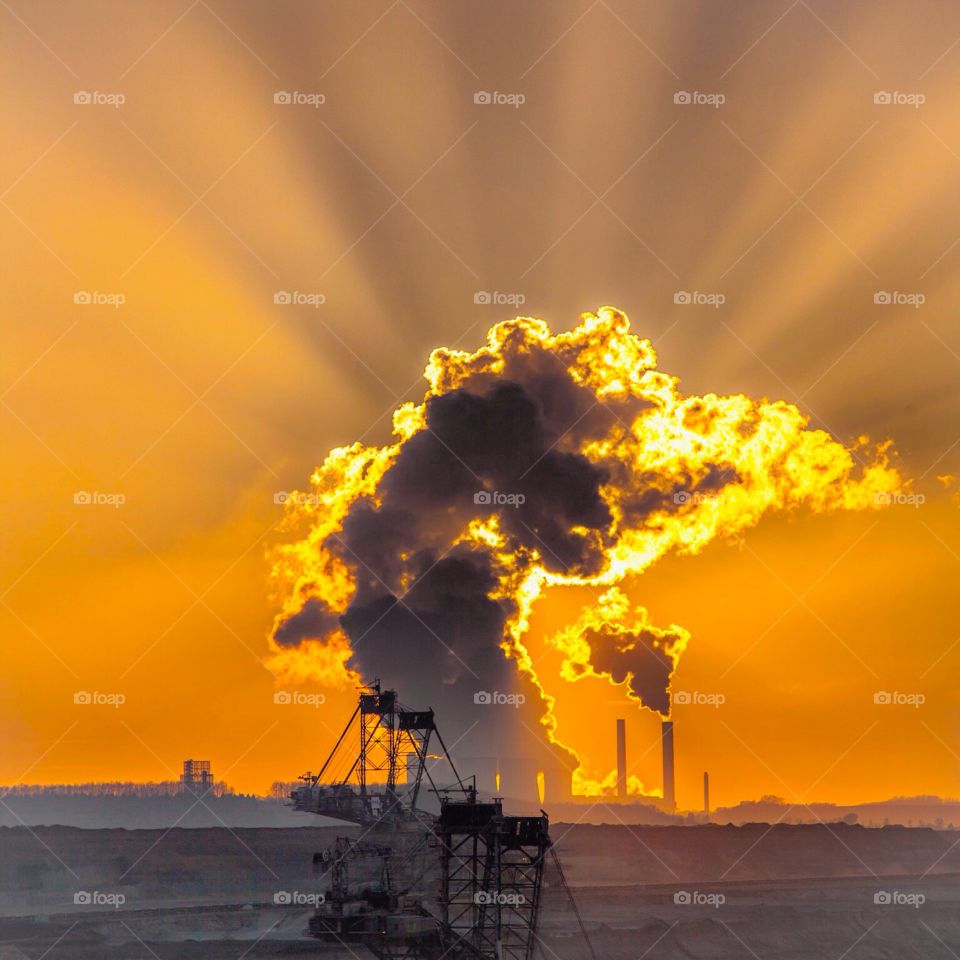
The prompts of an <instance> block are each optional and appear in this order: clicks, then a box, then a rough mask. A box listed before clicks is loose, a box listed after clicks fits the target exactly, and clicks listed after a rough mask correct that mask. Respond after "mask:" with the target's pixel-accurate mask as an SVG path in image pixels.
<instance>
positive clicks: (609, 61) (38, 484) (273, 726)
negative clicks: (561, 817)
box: [0, 0, 960, 805]
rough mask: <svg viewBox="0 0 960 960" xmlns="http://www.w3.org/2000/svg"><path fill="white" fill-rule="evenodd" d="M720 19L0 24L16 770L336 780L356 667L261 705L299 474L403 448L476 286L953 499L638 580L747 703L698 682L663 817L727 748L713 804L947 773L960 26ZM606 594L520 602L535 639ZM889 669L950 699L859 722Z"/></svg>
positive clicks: (437, 15)
mask: <svg viewBox="0 0 960 960" xmlns="http://www.w3.org/2000/svg"><path fill="white" fill-rule="evenodd" d="M788 6H789V5H787V4H784V5H783V10H787V8H788ZM719 9H720V8H719V7H717V5H715V4H710V3H703V4H695V3H680V4H677V3H669V4H668V3H664V4H661V5H654V6H652V7H650V8H649V9H645V11H644V12H642V13H641V12H638V11H637V10H635V9H634V8H633V6H632V5H629V4H625V3H618V2H614V0H611V2H610V3H608V4H599V5H594V6H592V7H591V6H589V5H588V4H583V3H565V2H558V3H554V4H551V5H550V8H549V14H547V13H545V12H544V11H542V10H541V11H539V12H538V11H537V10H536V8H535V7H534V6H524V7H523V8H522V9H514V5H513V4H508V3H502V4H501V3H497V4H475V5H474V4H466V5H462V6H457V7H452V6H449V5H445V4H438V3H434V2H424V0H419V2H418V0H409V2H407V3H401V4H395V5H392V6H391V4H390V3H389V2H387V0H381V2H379V3H364V2H360V3H356V4H351V5H350V6H349V9H348V8H347V7H345V6H344V5H340V4H333V3H329V4H319V5H318V4H306V3H292V2H291V3H279V4H274V5H271V8H270V10H269V12H268V11H267V10H266V8H264V7H263V5H262V4H259V3H254V2H237V3H231V4H225V3H222V2H219V3H218V2H213V0H211V2H208V3H199V4H195V5H193V6H190V4H189V3H188V2H181V3H163V2H160V3H155V4H151V5H150V9H149V10H140V9H138V10H135V11H134V10H133V9H131V8H129V7H128V6H127V5H124V4H117V3H89V2H85V3H83V4H80V3H70V2H67V3H63V2H57V3H53V2H36V3H31V4H29V5H28V4H24V3H22V2H15V3H13V4H12V5H11V7H10V9H9V10H4V11H0V16H2V17H3V18H4V19H5V21H6V22H5V29H4V31H3V39H2V44H3V63H4V67H3V71H4V81H5V84H4V86H5V90H7V95H6V96H5V97H4V101H3V104H2V106H0V116H2V123H3V134H4V142H5V144H6V145H7V149H6V150H5V151H4V153H3V156H2V157H0V193H2V196H3V204H4V206H3V208H2V209H0V243H2V249H0V255H2V258H3V263H4V265H5V270H4V283H3V285H2V296H3V300H4V302H3V315H4V317H5V320H6V323H5V325H4V334H5V336H4V350H3V352H2V355H0V394H2V398H3V404H2V406H0V440H2V444H3V449H4V452H5V457H4V464H5V470H4V471H3V476H2V484H3V494H4V495H3V498H2V510H3V517H2V519H3V524H2V529H3V535H2V536H3V548H2V550H0V584H2V587H0V593H2V597H3V604H2V606H0V631H2V633H0V636H2V642H3V650H4V666H3V669H2V670H0V737H2V741H3V743H4V750H3V751H2V756H0V782H5V783H11V782H14V781H18V780H22V781H24V782H63V781H77V780H91V779H163V778H166V777H168V776H170V775H171V771H175V770H176V769H177V768H178V767H179V764H180V762H181V760H182V759H183V758H184V757H187V756H201V757H209V758H210V759H211V760H212V761H213V765H214V769H215V771H216V772H218V773H219V774H220V775H221V776H224V777H225V778H226V779H227V780H228V781H229V782H231V783H233V784H234V785H236V786H237V787H239V788H241V789H249V790H262V789H265V788H266V786H267V785H268V784H269V783H270V781H272V780H275V779H290V778H292V777H293V776H295V775H296V774H297V773H299V772H301V771H302V770H304V769H306V768H307V767H311V766H312V767H314V768H315V767H316V765H317V761H318V759H319V758H320V757H322V755H324V754H325V752H326V750H327V748H328V746H329V743H330V738H331V736H332V735H333V731H334V729H336V730H339V726H340V724H341V722H342V714H343V710H344V709H345V708H346V707H347V701H348V695H347V694H337V693H335V692H332V691H331V692H329V693H328V702H327V704H326V705H325V706H324V707H322V708H320V709H313V708H311V707H278V706H275V705H274V703H273V692H274V689H275V683H274V679H273V676H272V675H271V674H270V673H269V672H268V671H267V670H266V669H265V667H264V666H263V663H262V659H263V657H264V655H265V653H266V640H265V637H266V633H267V631H268V629H269V625H270V623H271V620H272V617H273V614H274V613H275V609H276V608H275V606H274V604H273V603H272V601H271V599H270V597H269V596H268V594H267V586H266V564H265V561H264V557H263V553H264V549H265V547H266V546H267V545H268V544H269V543H271V542H274V541H275V539H276V537H277V536H278V535H277V534H276V533H275V532H274V531H273V527H274V526H275V525H276V523H277V522H278V521H279V519H280V508H279V507H277V506H276V505H275V504H274V502H273V498H274V494H275V493H276V492H277V491H279V490H288V489H292V488H294V487H297V486H300V487H302V486H304V484H305V478H306V477H307V475H308V474H309V472H310V470H311V469H312V468H313V466H315V465H316V463H318V462H319V461H320V460H321V459H322V457H323V455H324V454H325V453H326V451H327V450H328V449H329V448H330V447H331V446H333V445H336V444H342V443H348V442H352V441H353V440H356V439H360V438H361V437H362V438H364V439H365V440H366V441H367V442H383V441H384V440H385V439H386V437H387V433H386V430H387V425H386V424H385V422H384V420H383V415H384V414H385V413H386V412H387V411H388V410H390V409H392V408H393V407H394V406H395V405H396V403H397V401H398V399H408V398H415V397H417V395H418V389H419V385H418V382H417V378H418V376H419V374H420V371H421V369H422V367H423V363H424V361H425V359H426V356H427V354H428V352H429V350H430V349H431V348H432V347H434V346H437V345H440V344H446V345H462V346H465V347H469V348H470V349H474V348H476V347H477V346H478V345H479V344H480V343H481V342H482V339H483V335H484V332H485V330H486V328H487V327H488V326H489V325H490V324H492V323H493V322H495V321H497V320H499V319H503V318H504V317H506V316H509V315H511V314H512V313H514V312H516V310H515V309H513V308H512V307H511V306H508V305H504V306H487V305H484V304H476V303H475V302H474V297H475V294H476V293H477V292H478V291H501V292H505V293H515V294H522V296H523V297H524V298H525V302H524V303H523V306H522V311H523V312H524V313H529V314H533V315H539V316H544V317H546V318H548V319H549V321H550V322H551V324H552V325H553V327H554V329H563V328H566V327H569V326H571V325H572V324H573V323H574V322H575V320H576V317H577V314H578V313H579V312H580V311H581V310H587V309H593V308H595V307H596V306H598V305H599V304H601V303H614V304H616V305H617V306H619V307H621V308H622V309H624V310H625V311H626V312H627V313H629V314H630V316H631V319H632V321H633V327H634V329H635V330H636V331H637V332H639V333H640V334H641V335H644V336H649V337H650V338H651V339H652V341H653V343H654V346H655V347H656V349H657V351H658V354H659V356H660V365H661V368H662V369H664V370H666V371H668V372H670V373H673V374H676V375H678V376H680V377H681V378H682V382H683V386H684V387H685V388H686V389H688V390H689V391H691V392H698V393H704V392H710V391H715V392H720V393H723V392H743V393H747V394H749V395H752V396H756V397H760V396H766V397H771V398H783V399H786V400H789V401H791V402H794V403H797V404H798V405H799V406H800V407H801V409H803V410H804V411H805V412H806V413H808V414H809V415H810V417H811V422H812V424H813V425H815V426H819V427H823V428H825V429H829V430H831V431H832V432H833V433H834V434H835V435H836V436H838V437H839V438H840V439H842V440H844V441H849V440H851V439H852V438H854V437H856V436H858V435H859V434H861V433H869V434H870V435H871V436H872V437H874V438H877V439H879V438H882V437H891V438H893V439H894V441H895V442H896V445H897V448H898V449H899V450H900V451H901V455H902V467H903V470H904V472H905V473H906V474H907V475H908V476H912V477H914V478H915V487H914V488H915V490H917V491H918V492H922V493H923V494H924V495H925V496H926V497H927V501H926V502H925V503H924V504H923V505H922V506H921V507H919V508H914V507H912V506H903V507H895V508H890V509H888V510H884V511H880V512H872V511H871V512H870V513H868V514H862V515H851V514H847V515H833V516H819V517H809V516H802V515H797V516H796V517H790V518H785V517H780V518H770V519H768V520H765V521H764V522H763V523H762V524H761V526H760V527H759V528H757V529H756V530H755V531H753V532H751V533H750V534H748V535H747V537H746V538H745V540H744V542H743V543H742V544H740V545H735V546H724V545H720V544H716V545H713V546H711V547H710V548H709V549H708V550H707V551H706V552H705V553H704V554H703V555H702V556H699V557H696V558H688V559H682V560H680V559H669V560H667V561H665V562H663V563H661V564H660V565H659V566H657V567H655V568H654V569H653V570H651V571H650V572H649V573H648V574H646V575H644V576H643V577H642V578H641V579H639V580H637V581H635V582H632V583H630V584H629V591H628V592H629V593H630V594H631V596H632V597H634V598H635V599H636V601H637V602H638V603H643V604H644V605H645V606H647V607H649V609H650V611H651V614H652V616H653V619H654V621H655V622H657V623H662V624H668V623H671V622H673V623H677V624H680V625H682V626H684V627H685V628H686V629H688V630H689V631H690V632H691V633H692V635H693V636H692V640H691V644H690V647H689V649H688V651H687V652H686V654H685V655H684V658H683V660H682V661H681V664H680V667H679V670H678V672H677V676H676V679H675V682H674V689H675V690H678V689H679V690H686V691H705V692H722V693H723V694H724V696H725V697H726V702H725V703H724V705H723V706H722V707H720V708H717V709H715V708H712V707H706V706H688V707H678V708H677V709H676V719H677V729H676V742H677V751H678V797H679V800H680V803H681V804H682V805H683V804H691V805H693V804H696V803H697V802H698V798H699V790H700V776H701V774H702V771H703V770H704V769H709V770H710V771H711V774H712V784H713V787H712V790H713V795H714V799H715V801H716V802H717V803H729V802H735V801H736V800H737V799H740V798H743V797H753V796H757V795H760V794H764V793H775V794H778V795H781V796H786V797H788V798H790V799H796V798H798V797H801V798H803V799H805V800H808V801H809V800H837V801H856V800H869V799H880V798H883V797H887V796H890V795H895V794H913V793H940V794H944V795H949V794H952V795H957V794H958V793H960V784H958V764H960V757H958V752H957V751H958V747H957V744H958V733H960V730H958V727H960V711H958V702H957V693H956V684H955V682H952V681H953V678H954V677H955V676H956V670H957V666H958V662H960V661H958V657H960V643H958V635H960V633H958V631H957V626H956V603H955V600H954V596H955V593H956V590H955V583H956V578H957V572H958V566H957V565H958V563H960V521H958V506H957V502H956V500H955V499H952V493H953V492H954V490H955V488H953V489H945V488H944V487H943V485H942V484H941V483H939V482H938V481H937V480H936V476H937V475H942V474H960V446H957V445H956V444H957V435H956V432H957V429H958V427H957V425H958V423H960V416H958V413H960V399H958V398H960V392H958V390H957V385H958V380H960V330H958V324H957V320H956V309H955V304H956V302H957V295H958V292H960V291H958V290H957V289H956V286H957V281H956V279H955V278H956V276H957V271H956V269H955V268H956V264H957V258H958V257H960V246H954V244H955V241H956V240H957V237H958V236H960V190H958V189H957V188H958V186H960V125H958V122H957V118H958V117H960V111H958V105H960V104H958V99H957V98H958V93H957V90H958V86H957V82H956V80H957V72H958V71H960V47H957V48H949V44H950V42H951V41H952V39H953V38H954V37H956V36H957V35H958V34H960V13H958V12H957V10H956V9H955V7H953V6H952V5H950V4H947V3H943V4H936V3H930V4H927V5H926V6H925V8H924V9H925V13H924V16H923V17H922V18H919V17H916V16H915V15H914V12H913V11H911V10H910V9H906V8H903V9H899V8H898V9H893V8H890V9H887V8H883V9H880V10H878V8H877V7H876V5H875V4H868V3H852V4H847V5H844V6H843V8H842V9H832V8H831V7H829V6H827V5H816V4H811V5H810V6H809V7H808V6H806V5H803V4H801V5H797V6H794V7H790V8H789V12H788V13H786V14H785V15H784V16H783V17H782V19H781V20H779V21H777V16H778V14H779V13H781V12H783V10H773V9H771V8H770V6H769V4H765V3H759V2H758V3H754V4H743V5H738V6H737V8H736V9H737V14H736V17H733V16H730V15H721V14H720V13H719ZM768 28H770V29H769V32H766V33H765V31H767V30H768ZM941 55H942V56H941ZM280 90H286V91H301V92H319V93H323V95H324V97H325V98H326V102H325V103H324V104H323V105H322V106H320V107H318V108H316V109H314V108H313V107H311V106H308V105H295V104H291V105H282V104H281V105H276V104H274V102H273V97H274V93H275V92H276V91H280ZM479 90H488V91H504V92H508V93H509V92H517V93H522V94H523V95H524V96H525V98H526V102H525V103H524V104H523V105H522V106H521V107H520V108H518V109H514V108H513V107H510V106H497V105H490V106H484V105H476V104H474V102H473V97H474V93H475V92H476V91H479ZM78 91H97V92H101V93H108V94H110V93H122V94H123V95H124V97H125V102H124V103H123V105H122V106H120V107H119V108H115V107H113V106H109V105H106V104H90V105H82V104H74V102H73V98H74V94H75V93H76V92H78ZM677 91H702V92H707V93H709V92H722V93H723V94H724V96H725V98H726V102H725V103H724V104H723V105H722V106H721V107H719V108H717V109H714V108H713V107H709V106H705V105H695V104H691V105H682V104H680V105H678V104H675V103H674V95H675V93H676V92H677ZM878 91H900V92H905V93H917V92H922V93H923V95H924V96H925V98H926V102H925V103H924V104H923V105H922V106H921V107H919V108H916V109H915V108H914V107H912V106H907V105H897V104H890V105H884V104H875V103H874V102H873V101H874V94H875V93H876V92H878ZM279 290H289V291H293V290H296V291H301V292H306V293H316V294H322V295H323V297H324V303H323V304H322V305H321V306H318V307H316V308H314V307H312V306H309V305H299V306H298V305H289V306H287V305H275V304H274V294H275V292H276V291H279ZM81 291H97V292H100V293H107V294H111V293H113V294H115V293H120V294H122V295H123V297H124V298H125V300H124V303H123V305H122V306H120V307H119V308H114V307H113V306H110V305H106V304H100V305H98V304H91V305H83V304H75V303H74V297H75V295H76V294H77V293H78V292H81ZM679 291H700V292H706V293H722V294H723V296H724V297H725V302H724V303H723V305H722V306H720V307H718V308H714V307H711V306H697V305H683V304H676V303H675V302H674V298H675V294H677V292H679ZM883 291H886V292H892V291H897V292H900V293H906V294H916V293H921V294H922V295H923V297H924V300H925V302H924V303H923V305H922V306H920V307H919V308H917V309H914V308H913V307H911V306H907V305H884V304H876V303H875V302H874V300H875V295H876V294H877V293H878V292H883ZM77 491H99V492H102V493H108V494H112V493H119V494H122V495H123V496H124V497H125V502H124V503H123V505H122V506H120V507H118V508H114V507H113V506H109V505H86V506H84V505H75V504H74V502H73V498H74V494H75V493H76V492H77ZM798 597H799V598H800V599H798ZM585 599H586V598H577V597H570V598H569V599H567V598H563V599H561V598H558V599H557V600H556V601H555V602H552V603H551V606H550V608H549V609H547V608H544V609H540V610H538V611H537V613H536V617H535V621H534V623H533V630H532V632H531V645H532V646H533V647H534V648H535V647H536V643H537V638H538V636H542V635H543V634H544V633H546V632H548V631H553V630H555V629H557V628H558V627H559V626H561V625H563V623H564V622H566V620H567V619H569V618H571V617H574V616H576V613H577V612H578V610H579V608H580V606H581V605H582V603H583V602H585ZM955 645H956V646H955ZM545 656H546V659H545V661H544V662H545V663H548V662H549V655H545ZM557 683H558V684H559V681H557ZM78 690H89V691H100V692H108V693H109V692H120V693H123V695H124V696H125V698H126V702H125V703H124V704H123V706H122V707H120V708H118V709H117V708H113V707H107V706H89V707H82V706H76V705H74V703H73V695H74V692H76V691H78ZM877 690H898V691H906V692H923V693H924V694H925V696H926V703H925V704H924V705H923V706H922V707H921V708H917V709H915V708H912V707H897V706H891V707H876V706H875V705H874V703H873V694H874V692H875V691H877ZM551 692H552V693H555V694H557V695H558V696H560V702H559V704H558V708H557V712H558V716H559V719H560V724H561V727H560V735H561V738H567V739H568V740H569V742H571V744H573V745H575V746H576V747H577V748H578V749H579V750H581V752H582V753H583V754H584V756H585V760H586V762H587V763H588V765H590V766H591V767H592V768H593V769H592V772H594V773H605V772H606V771H607V770H608V769H609V768H610V767H611V766H612V763H613V746H614V744H613V737H612V730H613V720H614V718H615V717H616V716H618V715H627V716H628V734H629V737H630V744H631V751H632V753H633V754H634V756H635V757H636V758H637V766H636V771H635V772H636V773H637V774H638V775H639V776H640V777H641V778H642V779H643V780H644V782H646V783H648V784H649V785H651V786H656V785H658V776H659V774H658V764H659V762H658V756H657V751H656V749H652V750H651V751H650V752H649V753H648V754H647V755H646V756H645V757H644V758H642V759H641V758H640V753H641V751H642V750H644V749H646V748H647V746H649V745H650V744H652V742H653V737H654V736H655V733H656V720H655V719H654V718H653V716H652V715H650V714H645V713H640V712H637V711H636V710H632V709H631V708H628V707H625V706H624V705H623V704H622V703H621V704H618V703H615V702H614V703H610V702H607V701H611V700H614V699H615V696H616V693H617V691H615V690H613V688H611V687H609V686H606V685H604V684H601V683H600V682H599V681H597V682H593V681H586V682H583V683H581V684H578V685H575V686H564V687H562V688H561V687H559V686H558V688H557V689H553V690H551ZM593 718H596V719H595V720H594V719H593ZM588 720H589V722H587V721H588ZM607 731H609V734H610V735H608V733H607ZM598 732H599V735H598V736H597V733H598ZM594 739H596V740H597V742H596V743H594V742H593V740H594Z"/></svg>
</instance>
